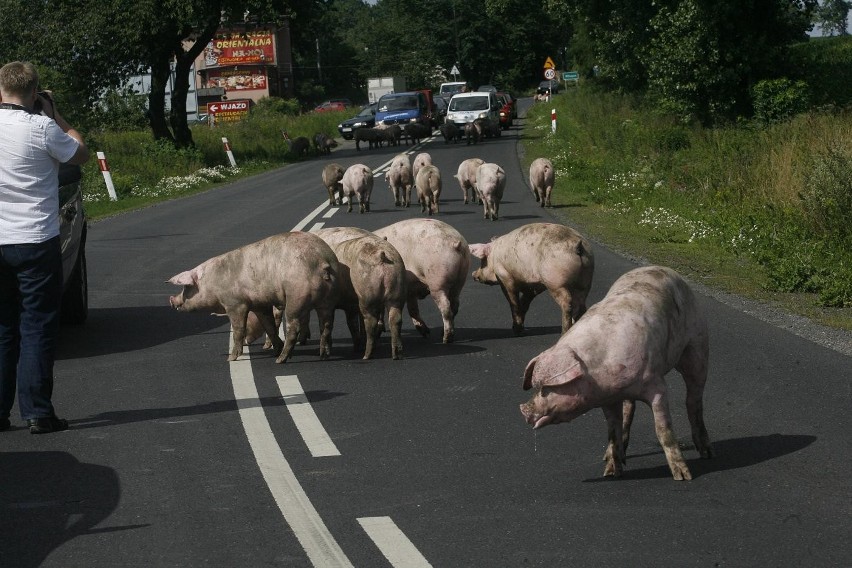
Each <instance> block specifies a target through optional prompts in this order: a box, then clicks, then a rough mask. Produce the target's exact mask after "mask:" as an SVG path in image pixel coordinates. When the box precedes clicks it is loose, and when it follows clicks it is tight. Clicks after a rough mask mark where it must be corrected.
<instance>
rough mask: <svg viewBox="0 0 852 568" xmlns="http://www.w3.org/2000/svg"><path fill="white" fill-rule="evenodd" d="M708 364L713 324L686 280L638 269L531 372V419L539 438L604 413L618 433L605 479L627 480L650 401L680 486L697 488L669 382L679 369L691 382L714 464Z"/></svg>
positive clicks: (700, 432)
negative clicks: (639, 410)
mask: <svg viewBox="0 0 852 568" xmlns="http://www.w3.org/2000/svg"><path fill="white" fill-rule="evenodd" d="M708 360H709V334H708V331H707V320H706V318H705V316H704V314H703V312H702V311H701V309H700V307H699V306H698V302H697V300H696V298H695V296H694V294H693V293H692V290H691V289H690V288H689V286H688V285H687V284H686V282H685V281H684V280H683V278H681V277H680V275H678V274H677V273H676V272H675V271H674V270H672V269H670V268H665V267H662V266H647V267H643V268H637V269H636V270H633V271H631V272H628V273H627V274H625V275H623V276H622V277H621V278H619V279H618V280H616V281H615V284H613V285H612V288H610V289H609V292H608V293H607V295H606V297H605V298H604V299H603V300H601V301H600V302H599V303H597V304H595V305H594V306H592V307H591V308H589V311H588V312H586V315H584V316H583V317H582V318H581V319H580V321H578V322H577V323H576V324H575V325H574V326H573V327H572V328H571V329H570V330H568V332H567V333H566V334H565V335H563V336H562V337H561V338H560V339H559V341H558V342H557V343H556V345H554V346H553V347H551V348H550V349H547V350H546V351H544V352H542V353H541V354H539V355H538V356H537V357H534V358H533V359H532V360H531V361H530V362H529V363H528V364H527V367H526V370H525V371H524V389H525V390H529V389H530V388H535V389H536V393H535V395H534V396H533V398H531V399H530V400H529V401H528V402H526V403H524V404H522V405H521V413H522V414H523V416H524V419H525V420H526V421H527V423H529V424H531V425H532V426H533V428H536V429H537V428H541V427H543V426H547V425H548V424H558V423H560V422H569V421H571V420H573V419H574V418H577V417H578V416H580V415H582V414H584V413H586V412H588V411H589V410H590V409H592V408H598V407H599V408H601V409H602V410H603V413H604V416H605V417H606V421H607V425H608V430H609V446H608V448H607V451H606V454H605V456H604V460H605V462H606V467H605V469H604V475H605V476H616V477H618V476H620V475H621V472H622V467H623V464H624V463H625V456H626V453H625V452H626V449H627V442H628V440H629V435H630V425H631V423H632V421H633V412H634V410H635V401H636V400H641V401H643V402H645V403H646V404H648V405H649V406H650V407H651V410H652V411H653V413H654V426H655V429H656V432H657V438H658V439H659V441H660V444H661V445H662V447H663V450H664V451H665V454H666V460H667V461H668V464H669V469H671V472H672V477H674V479H676V480H684V479H687V480H688V479H692V474H691V473H690V471H689V468H688V467H687V465H686V462H685V461H684V459H683V455H682V454H681V451H680V447H679V446H678V441H677V437H676V436H675V434H674V432H673V431H672V419H671V415H670V414H669V401H668V391H667V389H666V382H665V378H664V377H665V375H666V373H668V372H669V371H670V370H671V369H677V370H678V371H679V372H680V374H681V375H682V376H683V380H684V382H685V383H686V409H687V413H688V415H689V423H690V425H691V426H692V441H693V443H694V444H695V448H696V449H697V450H698V452H699V454H701V457H703V458H709V457H712V455H713V448H712V446H711V443H710V436H709V435H708V434H707V428H706V427H705V425H704V402H703V395H704V385H705V383H706V381H707V368H708Z"/></svg>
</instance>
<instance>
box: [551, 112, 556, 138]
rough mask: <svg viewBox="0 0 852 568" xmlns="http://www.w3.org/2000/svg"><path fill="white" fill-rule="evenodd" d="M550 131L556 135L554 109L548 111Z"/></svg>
mask: <svg viewBox="0 0 852 568" xmlns="http://www.w3.org/2000/svg"><path fill="white" fill-rule="evenodd" d="M550 131H551V132H552V133H554V134H556V109H555V108H554V109H551V110H550Z"/></svg>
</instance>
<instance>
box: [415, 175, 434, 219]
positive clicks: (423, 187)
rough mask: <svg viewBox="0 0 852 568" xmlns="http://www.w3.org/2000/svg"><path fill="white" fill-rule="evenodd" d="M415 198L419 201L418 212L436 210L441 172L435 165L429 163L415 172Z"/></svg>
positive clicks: (432, 211) (430, 212)
mask: <svg viewBox="0 0 852 568" xmlns="http://www.w3.org/2000/svg"><path fill="white" fill-rule="evenodd" d="M414 185H415V186H416V187H417V200H418V201H419V202H420V212H421V213H424V212H426V211H428V212H429V215H431V214H432V213H437V212H438V200H439V199H440V197H441V172H440V171H439V170H438V168H437V167H435V166H432V165H429V166H423V167H422V168H420V171H419V172H417V179H416V183H415V184H414Z"/></svg>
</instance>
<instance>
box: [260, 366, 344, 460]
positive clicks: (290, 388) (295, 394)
mask: <svg viewBox="0 0 852 568" xmlns="http://www.w3.org/2000/svg"><path fill="white" fill-rule="evenodd" d="M275 380H276V381H277V382H278V389H279V390H280V391H281V396H283V397H284V402H285V404H286V405H287V410H289V411H290V417H291V418H292V419H293V422H294V423H295V424H296V428H297V429H298V430H299V433H300V434H301V435H302V438H304V440H305V444H307V446H308V450H310V452H311V455H312V456H314V457H315V458H324V457H329V456H339V455H340V451H338V449H337V446H335V445H334V442H332V441H331V438H330V437H329V435H328V433H327V432H326V431H325V428H323V426H322V424H321V423H320V421H319V418H317V414H316V412H314V409H313V407H312V406H311V404H310V403H309V402H308V397H307V396H305V391H304V390H303V389H302V384H301V383H300V382H299V377H298V376H297V375H284V376H280V377H275Z"/></svg>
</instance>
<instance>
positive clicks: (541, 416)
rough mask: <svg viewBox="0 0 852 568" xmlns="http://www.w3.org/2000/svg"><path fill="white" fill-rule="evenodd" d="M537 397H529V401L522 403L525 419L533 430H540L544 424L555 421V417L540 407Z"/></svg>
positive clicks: (522, 412)
mask: <svg viewBox="0 0 852 568" xmlns="http://www.w3.org/2000/svg"><path fill="white" fill-rule="evenodd" d="M535 399H536V397H533V398H531V399H529V400H528V401H527V402H525V403H523V404H521V405H520V408H521V414H523V416H524V420H525V421H526V423H527V424H529V425H530V426H532V427H533V430H538V429H539V428H541V427H543V426H547V425H548V424H550V423H551V422H552V421H553V417H552V416H550V415H549V414H545V413H544V412H543V411H542V409H541V408H539V407H538V405H537V404H536V401H535Z"/></svg>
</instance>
